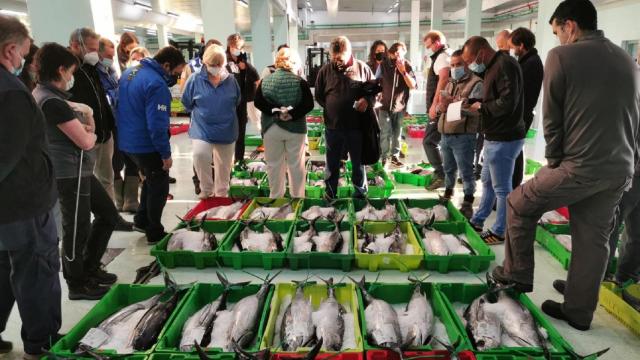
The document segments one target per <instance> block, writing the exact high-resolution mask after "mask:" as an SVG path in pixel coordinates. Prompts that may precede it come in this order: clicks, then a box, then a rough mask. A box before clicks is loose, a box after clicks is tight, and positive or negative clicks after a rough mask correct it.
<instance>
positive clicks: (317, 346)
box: [303, 338, 322, 360]
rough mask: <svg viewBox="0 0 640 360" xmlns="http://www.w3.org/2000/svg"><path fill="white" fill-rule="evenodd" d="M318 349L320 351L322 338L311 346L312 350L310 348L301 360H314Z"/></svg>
mask: <svg viewBox="0 0 640 360" xmlns="http://www.w3.org/2000/svg"><path fill="white" fill-rule="evenodd" d="M320 349H322V338H320V339H319V340H318V342H316V344H315V345H314V346H313V348H311V350H310V351H309V353H307V355H306V356H305V357H304V358H303V359H304V360H314V359H315V358H316V356H318V353H320Z"/></svg>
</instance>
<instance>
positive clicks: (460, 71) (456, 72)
mask: <svg viewBox="0 0 640 360" xmlns="http://www.w3.org/2000/svg"><path fill="white" fill-rule="evenodd" d="M464 74H465V71H464V66H458V67H455V68H451V78H452V79H453V80H456V81H457V80H460V79H462V77H463V76H464Z"/></svg>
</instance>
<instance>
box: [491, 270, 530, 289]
mask: <svg viewBox="0 0 640 360" xmlns="http://www.w3.org/2000/svg"><path fill="white" fill-rule="evenodd" d="M491 276H492V277H493V279H494V280H495V281H496V282H498V283H500V284H502V285H513V289H514V290H516V291H518V292H521V293H529V292H532V291H533V284H525V283H521V282H518V281H515V280H513V279H511V277H510V276H509V275H507V274H506V273H505V271H504V267H502V266H496V267H495V269H493V271H492V272H491Z"/></svg>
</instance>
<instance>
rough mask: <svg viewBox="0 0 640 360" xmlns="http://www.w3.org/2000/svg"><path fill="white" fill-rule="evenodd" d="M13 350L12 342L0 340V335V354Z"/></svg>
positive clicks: (0, 338)
mask: <svg viewBox="0 0 640 360" xmlns="http://www.w3.org/2000/svg"><path fill="white" fill-rule="evenodd" d="M11 350H13V344H12V343H11V342H10V341H4V340H2V336H0V354H6V353H8V352H11Z"/></svg>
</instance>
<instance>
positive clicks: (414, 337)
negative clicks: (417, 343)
mask: <svg viewBox="0 0 640 360" xmlns="http://www.w3.org/2000/svg"><path fill="white" fill-rule="evenodd" d="M415 339H416V336H415V335H413V336H411V337H410V338H408V339H407V340H405V342H404V343H403V344H402V345H400V348H401V349H407V348H409V346H411V343H412V342H413V340H415Z"/></svg>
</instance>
